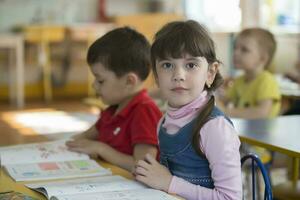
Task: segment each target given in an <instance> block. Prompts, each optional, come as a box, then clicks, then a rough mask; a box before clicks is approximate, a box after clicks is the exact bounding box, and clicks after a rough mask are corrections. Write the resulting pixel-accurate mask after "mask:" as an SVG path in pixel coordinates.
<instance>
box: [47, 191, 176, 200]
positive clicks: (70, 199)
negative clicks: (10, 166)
mask: <svg viewBox="0 0 300 200" xmlns="http://www.w3.org/2000/svg"><path fill="white" fill-rule="evenodd" d="M82 199H93V200H112V199H113V200H156V199H159V200H178V198H175V197H174V196H171V195H169V194H167V193H165V192H162V191H160V190H154V189H137V190H123V191H113V192H101V193H100V192H98V193H91V194H76V195H63V196H53V197H51V199H50V200H82Z"/></svg>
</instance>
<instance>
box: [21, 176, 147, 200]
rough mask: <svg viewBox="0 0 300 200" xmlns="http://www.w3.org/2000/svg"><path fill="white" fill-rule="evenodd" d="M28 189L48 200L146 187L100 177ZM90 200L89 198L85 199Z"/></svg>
mask: <svg viewBox="0 0 300 200" xmlns="http://www.w3.org/2000/svg"><path fill="white" fill-rule="evenodd" d="M25 186H27V187H28V188H31V189H33V190H36V191H38V192H40V193H42V194H44V195H45V196H46V197H47V198H48V199H50V198H51V197H53V196H56V197H57V196H61V195H76V196H77V195H79V194H82V195H85V194H90V193H101V192H112V191H127V190H134V189H144V188H146V186H144V185H143V184H141V183H139V182H136V181H134V180H129V179H126V178H124V177H121V176H100V177H94V178H80V179H71V180H62V181H52V182H44V183H33V184H25ZM84 199H89V198H84Z"/></svg>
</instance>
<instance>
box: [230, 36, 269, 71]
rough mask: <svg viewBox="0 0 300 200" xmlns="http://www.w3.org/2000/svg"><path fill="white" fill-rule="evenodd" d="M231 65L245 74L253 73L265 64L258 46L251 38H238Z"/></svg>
mask: <svg viewBox="0 0 300 200" xmlns="http://www.w3.org/2000/svg"><path fill="white" fill-rule="evenodd" d="M233 64H234V66H235V67H236V68H237V69H242V70H245V71H246V72H251V71H255V70H256V69H257V68H259V67H263V66H264V64H265V59H264V56H263V55H262V53H261V49H260V47H259V44H258V43H257V41H256V40H255V38H253V37H251V36H241V37H238V38H237V40H236V42H235V45H234V52H233Z"/></svg>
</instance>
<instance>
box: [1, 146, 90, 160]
mask: <svg viewBox="0 0 300 200" xmlns="http://www.w3.org/2000/svg"><path fill="white" fill-rule="evenodd" d="M65 142H66V141H65V140H56V141H52V142H41V143H33V144H24V145H15V146H8V147H0V159H1V165H9V164H25V163H38V162H55V161H68V160H87V159H89V156H88V155H86V154H81V153H76V152H71V151H69V150H68V149H67V147H66V145H65Z"/></svg>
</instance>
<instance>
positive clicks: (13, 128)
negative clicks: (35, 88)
mask: <svg viewBox="0 0 300 200" xmlns="http://www.w3.org/2000/svg"><path fill="white" fill-rule="evenodd" d="M41 110H43V111H45V110H49V111H56V112H57V111H66V112H81V113H89V114H90V113H93V114H95V115H96V114H97V112H99V110H98V109H97V108H95V107H91V106H88V105H86V104H84V103H83V102H82V100H81V99H78V100H69V99H68V100H60V101H53V102H52V103H49V104H46V103H44V102H39V101H34V102H26V105H25V107H24V109H22V110H18V109H17V108H15V107H14V106H11V105H9V104H8V103H3V102H1V103H0V130H1V131H0V134H1V135H2V137H6V138H7V140H6V141H5V143H3V142H4V141H1V140H0V146H3V145H8V144H21V143H30V142H33V141H34V142H36V141H46V140H48V139H49V138H48V137H47V135H38V134H37V133H36V132H35V131H34V130H33V129H30V128H29V129H28V128H26V127H22V125H20V124H18V123H14V120H12V119H10V118H11V117H10V116H12V114H16V113H24V112H27V113H28V112H32V113H36V112H39V111H41Z"/></svg>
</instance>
